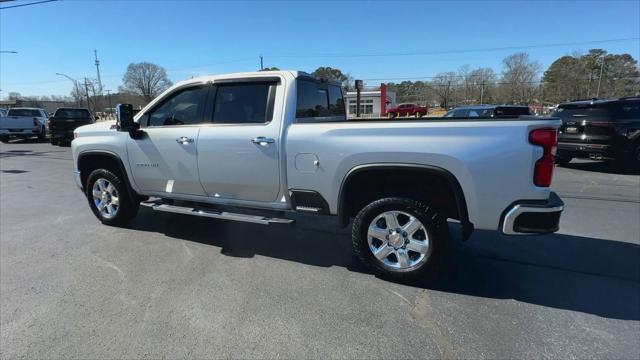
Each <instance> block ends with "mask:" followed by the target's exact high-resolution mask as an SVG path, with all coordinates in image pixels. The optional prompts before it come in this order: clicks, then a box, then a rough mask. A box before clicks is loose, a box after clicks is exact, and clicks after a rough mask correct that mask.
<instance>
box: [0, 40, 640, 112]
mask: <svg viewBox="0 0 640 360" xmlns="http://www.w3.org/2000/svg"><path fill="white" fill-rule="evenodd" d="M541 69H542V66H541V64H540V63H539V62H537V61H534V60H532V59H531V57H530V56H529V54H527V53H525V52H518V53H514V54H512V55H509V56H507V57H505V58H504V59H503V60H502V69H501V72H500V73H496V72H495V71H494V70H493V69H491V68H488V67H478V68H471V67H470V66H469V65H464V66H462V67H460V68H459V69H458V70H457V71H447V72H441V73H438V74H436V75H435V76H433V77H429V78H428V79H425V80H424V81H422V80H416V81H410V80H406V81H402V82H399V83H395V82H389V83H387V86H388V88H389V89H390V90H393V91H395V92H396V101H397V102H414V103H419V104H421V105H428V106H431V107H437V106H439V107H443V108H451V107H455V106H460V105H471V104H518V105H530V104H534V103H537V104H542V105H555V104H557V103H560V102H564V101H569V100H572V99H578V98H592V97H599V98H615V97H623V96H631V95H638V94H640V68H639V67H638V62H637V60H636V59H634V58H633V57H632V56H631V55H629V54H608V53H607V52H606V51H605V50H603V49H591V50H589V51H588V52H587V53H586V54H579V53H574V54H572V55H566V56H562V57H560V58H558V59H557V60H555V61H554V62H553V63H552V64H551V65H550V66H549V67H548V68H547V69H546V70H545V71H544V72H543V71H542V70H541ZM269 70H279V69H278V68H277V67H270V68H265V69H263V71H269ZM312 74H313V75H314V76H316V77H322V78H325V79H329V80H331V81H336V82H339V83H341V84H342V86H343V88H344V89H345V90H346V91H349V90H353V85H354V77H353V76H352V75H351V74H349V73H345V72H343V71H341V70H340V69H337V68H332V67H328V66H322V67H318V68H317V69H316V70H315V71H314V72H313V73H312ZM171 85H172V82H171V80H169V78H168V76H167V73H166V70H165V69H164V68H163V67H162V66H159V65H156V64H153V63H149V62H140V63H131V64H129V66H128V67H127V70H126V72H125V74H124V76H123V78H122V85H121V86H119V87H118V92H117V93H114V94H111V95H106V94H104V93H103V91H102V89H101V88H100V86H99V84H98V82H97V80H96V79H86V81H85V82H84V83H76V84H75V86H74V88H73V89H72V91H71V94H70V96H50V97H46V96H45V97H30V98H27V99H28V100H31V101H38V100H41V101H58V102H66V103H67V104H75V105H76V106H85V105H86V106H87V107H88V108H90V109H92V111H105V108H111V107H112V106H114V105H115V104H117V103H122V102H126V103H132V104H134V105H135V106H144V105H145V104H147V103H148V102H149V101H151V100H152V99H153V98H155V97H156V96H158V95H159V94H160V93H161V92H163V91H164V90H166V89H167V88H168V87H170V86H171ZM18 97H20V94H17V93H9V98H18ZM22 98H25V97H22Z"/></svg>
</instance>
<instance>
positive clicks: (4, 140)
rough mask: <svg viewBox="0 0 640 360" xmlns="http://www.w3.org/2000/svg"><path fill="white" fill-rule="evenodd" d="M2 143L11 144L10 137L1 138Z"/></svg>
mask: <svg viewBox="0 0 640 360" xmlns="http://www.w3.org/2000/svg"><path fill="white" fill-rule="evenodd" d="M0 141H1V142H3V143H8V142H9V137H8V136H3V137H0Z"/></svg>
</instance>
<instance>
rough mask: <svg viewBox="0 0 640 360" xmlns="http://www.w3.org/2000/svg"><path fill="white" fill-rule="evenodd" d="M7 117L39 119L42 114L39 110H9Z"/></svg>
mask: <svg viewBox="0 0 640 360" xmlns="http://www.w3.org/2000/svg"><path fill="white" fill-rule="evenodd" d="M8 116H29V117H40V116H42V114H41V113H40V111H39V110H35V109H11V110H9V114H8Z"/></svg>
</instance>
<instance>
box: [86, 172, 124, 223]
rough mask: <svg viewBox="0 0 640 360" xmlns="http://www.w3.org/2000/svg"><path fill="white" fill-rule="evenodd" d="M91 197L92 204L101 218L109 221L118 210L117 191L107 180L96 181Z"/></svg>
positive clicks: (118, 199)
mask: <svg viewBox="0 0 640 360" xmlns="http://www.w3.org/2000/svg"><path fill="white" fill-rule="evenodd" d="M92 195H93V203H94V204H95V205H96V208H98V211H100V215H101V216H102V217H104V218H105V219H111V218H113V217H114V216H116V214H117V213H118V209H119V208H120V198H119V196H118V189H116V187H115V186H113V184H112V183H111V182H110V181H109V180H107V179H105V178H100V179H98V180H96V182H94V183H93V189H92Z"/></svg>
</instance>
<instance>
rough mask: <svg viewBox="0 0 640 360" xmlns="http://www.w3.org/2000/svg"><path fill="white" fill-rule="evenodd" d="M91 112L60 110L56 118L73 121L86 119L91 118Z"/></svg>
mask: <svg viewBox="0 0 640 360" xmlns="http://www.w3.org/2000/svg"><path fill="white" fill-rule="evenodd" d="M90 116H91V115H90V114H89V111H88V110H87V109H58V110H57V111H56V114H55V117H65V118H72V119H80V118H82V119H86V118H88V117H90Z"/></svg>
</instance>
